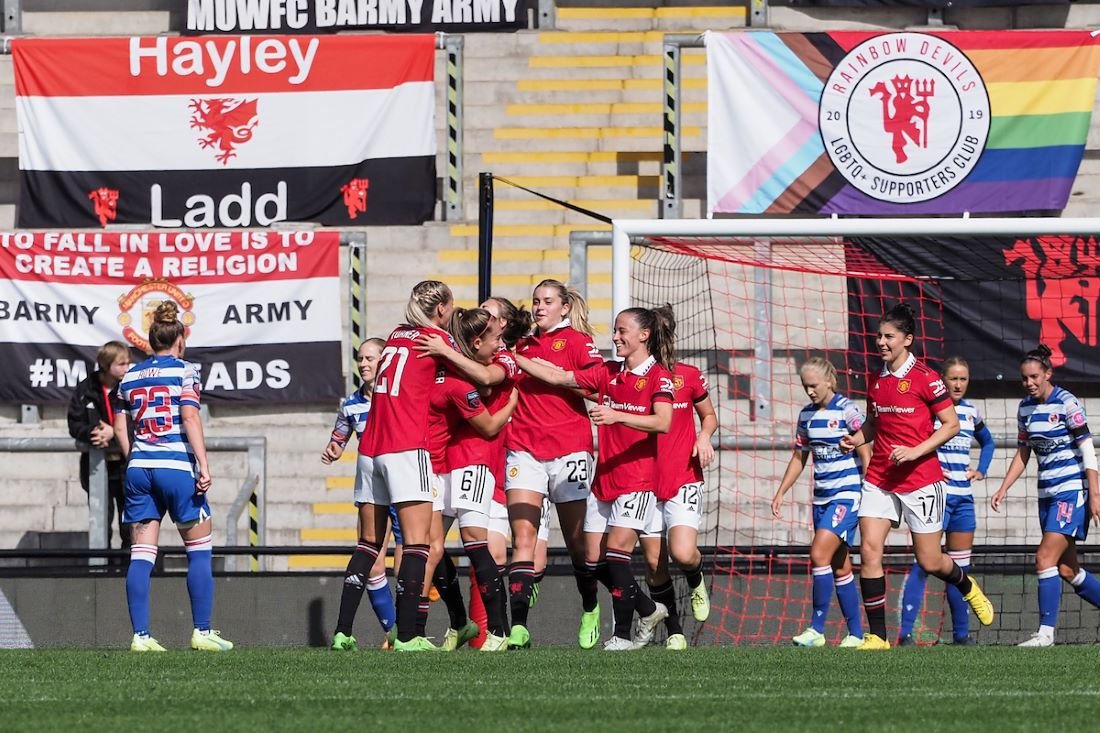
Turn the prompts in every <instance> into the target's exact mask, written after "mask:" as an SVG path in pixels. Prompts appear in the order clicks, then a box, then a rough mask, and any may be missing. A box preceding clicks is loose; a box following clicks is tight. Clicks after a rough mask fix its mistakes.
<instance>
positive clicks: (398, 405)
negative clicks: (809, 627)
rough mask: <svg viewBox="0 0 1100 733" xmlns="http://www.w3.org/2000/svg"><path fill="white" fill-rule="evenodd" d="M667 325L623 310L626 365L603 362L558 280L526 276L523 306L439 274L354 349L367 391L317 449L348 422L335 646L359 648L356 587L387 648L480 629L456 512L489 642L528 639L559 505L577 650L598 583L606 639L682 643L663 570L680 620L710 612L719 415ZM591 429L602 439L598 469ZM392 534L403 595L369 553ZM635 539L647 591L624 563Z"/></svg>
mask: <svg viewBox="0 0 1100 733" xmlns="http://www.w3.org/2000/svg"><path fill="white" fill-rule="evenodd" d="M674 331H675V324H674V322H673V319H672V314H671V310H670V309H668V308H658V309H646V308H630V309H627V310H625V311H623V312H622V313H620V314H619V316H618V318H617V319H616V321H615V329H614V334H613V341H614V344H615V348H616V352H617V355H618V356H619V357H620V358H621V359H622V361H604V360H603V359H602V358H601V356H600V353H599V351H598V350H597V348H596V346H595V344H594V343H593V340H592V331H591V328H590V327H589V325H588V314H587V306H586V304H585V302H584V299H583V298H582V297H581V296H580V294H579V293H577V292H576V291H575V290H572V289H570V288H568V287H566V286H565V285H564V284H562V283H560V282H558V281H555V280H545V281H543V282H542V283H540V284H539V285H538V286H537V287H536V288H535V290H534V293H533V295H532V306H531V311H530V313H528V312H527V311H526V310H525V309H521V308H517V307H516V306H515V305H514V304H512V303H511V302H510V301H508V300H507V299H505V298H499V297H492V298H489V299H488V300H487V301H486V302H485V303H483V304H482V307H480V308H472V309H460V308H459V309H456V308H454V306H453V298H452V296H451V292H450V289H449V288H448V287H447V286H446V285H445V284H443V283H441V282H438V281H425V282H421V283H419V284H418V285H416V287H414V288H413V292H412V295H411V297H410V300H409V305H408V307H407V309H406V322H405V323H403V324H401V325H399V326H398V327H397V328H396V329H395V330H394V331H393V332H392V333H391V334H390V336H389V338H388V339H386V340H385V341H384V342H380V341H379V340H370V341H367V342H364V344H363V345H362V346H361V347H360V350H359V353H358V359H359V369H360V376H361V377H362V379H363V386H362V388H361V389H360V390H359V391H357V392H356V393H355V394H353V395H351V396H350V397H349V398H348V399H347V400H345V402H344V406H343V407H342V409H341V413H340V416H339V417H338V419H337V425H336V428H335V430H334V431H333V434H332V437H331V439H330V443H329V445H328V447H326V449H325V453H324V455H323V457H322V460H324V461H332V460H334V459H335V458H337V457H339V455H340V454H341V452H342V451H343V447H344V445H345V444H346V443H347V441H348V439H349V437H350V434H351V432H353V431H355V432H359V433H360V440H359V457H358V465H357V470H356V482H355V502H356V505H357V506H358V510H359V521H358V531H359V542H358V544H357V546H356V549H355V552H354V553H353V555H352V557H351V560H350V561H349V562H348V568H347V573H346V576H345V580H344V586H343V590H342V593H341V600H340V613H339V618H338V621H337V627H336V632H335V634H334V636H333V640H332V648H333V649H337V650H345V649H354V648H356V641H355V637H354V636H353V635H352V624H353V622H354V618H355V614H356V611H357V609H358V606H359V603H360V600H361V598H362V595H363V592H364V590H366V591H367V592H368V597H369V599H370V602H371V605H372V607H373V608H374V610H375V613H376V615H377V616H378V620H379V622H380V623H381V625H382V627H383V629H384V630H385V631H386V632H387V641H386V644H387V646H392V648H394V649H396V650H399V651H422V650H431V649H436V648H442V649H445V650H453V649H456V648H458V647H459V646H462V645H464V644H467V643H469V642H471V641H473V640H474V639H475V638H477V637H478V635H479V633H480V629H479V626H478V624H477V623H476V622H474V621H472V620H470V619H469V618H468V617H467V612H466V607H465V604H464V602H463V599H462V596H461V593H460V591H459V584H458V572H457V569H456V567H455V565H454V563H453V561H452V559H451V558H450V557H449V556H448V555H447V554H445V553H444V552H443V540H444V537H445V536H446V533H447V531H448V529H449V528H450V526H451V525H452V524H453V523H454V522H455V521H457V522H458V527H459V533H460V537H461V539H462V544H463V549H464V551H465V553H466V556H467V558H468V559H469V562H470V566H471V568H472V571H473V577H474V582H473V583H471V592H472V593H473V594H475V595H476V596H477V598H476V599H474V600H475V604H474V605H475V606H476V605H480V606H481V607H482V608H483V609H484V613H485V617H486V619H485V625H486V632H487V633H486V634H485V637H484V640H483V643H482V644H481V647H480V648H481V650H482V651H500V650H505V649H510V648H526V647H529V646H530V645H531V633H530V631H529V629H528V626H527V624H528V613H529V610H530V608H531V606H532V604H533V603H534V602H535V601H536V600H537V597H538V588H539V582H540V581H541V579H542V574H543V573H544V571H545V568H546V540H547V538H548V534H549V510H550V506H551V505H553V506H554V507H556V510H557V516H558V520H559V525H560V528H561V532H562V536H563V538H564V541H565V545H566V547H567V549H568V551H569V555H570V558H571V561H572V565H573V574H574V577H575V580H576V584H577V590H578V592H579V594H580V600H581V608H582V612H581V617H580V620H579V631H578V643H579V644H580V646H581V647H582V648H585V649H590V648H592V647H594V646H595V645H596V644H597V643H598V642H599V640H600V606H599V596H598V589H599V586H600V585H601V584H602V585H604V587H606V588H607V589H608V590H609V591H610V593H611V597H612V611H613V615H614V631H613V634H612V636H611V638H610V639H608V640H607V641H606V642H605V644H604V648H605V649H609V650H628V649H637V648H641V647H643V646H646V645H647V644H649V643H650V642H652V640H653V638H654V635H655V632H656V630H657V628H658V626H659V624H660V623H661V622H662V621H663V622H665V624H666V626H667V631H668V639H667V641H666V646H667V647H668V648H670V649H684V648H686V647H687V641H686V639H685V637H684V634H683V630H682V629H681V627H680V621H679V614H678V613H676V608H675V594H674V592H673V584H672V578H671V576H670V574H669V562H670V557H671V560H672V561H674V562H676V563H677V564H678V565H679V566H680V568H681V569H682V570H683V572H684V574H685V575H686V577H687V580H688V585H689V587H690V588H691V605H692V613H693V615H694V616H695V618H696V619H698V620H700V621H702V620H705V619H706V618H707V616H708V614H709V612H710V603H709V599H708V597H707V591H706V586H705V584H704V582H703V575H702V558H701V556H700V553H699V550H698V548H697V545H696V537H697V533H698V528H699V517H700V510H701V507H700V500H701V497H702V494H703V492H702V480H703V468H704V467H706V466H707V465H708V464H709V463H710V461H711V460H712V459H713V457H714V451H713V448H712V447H711V436H712V435H713V434H714V431H715V430H716V429H717V418H716V417H715V412H714V408H713V405H712V404H711V401H710V397H709V394H708V390H707V385H706V382H705V380H704V378H703V376H702V374H701V373H700V372H699V370H698V369H696V368H694V367H692V366H690V365H688V364H684V363H681V362H677V361H676V357H675V351H674V348H673V345H674V339H675V333H674ZM365 404H369V407H368V408H366V409H363V408H362V406H363V405H365ZM695 415H698V416H699V419H700V427H699V429H698V430H697V429H696V423H695ZM592 424H595V425H596V427H597V432H598V436H599V441H600V446H601V450H600V452H599V460H598V461H596V462H595V465H593V453H594V450H593V449H594V446H593V440H592V429H591V425H592ZM658 452H660V455H661V461H660V462H659V463H658V461H657V455H658ZM389 532H393V534H394V536H395V538H398V537H399V545H400V547H399V550H398V551H395V567H396V573H395V574H396V576H397V584H396V604H395V605H394V604H392V601H391V599H390V596H389V592H388V587H387V584H386V579H385V565H384V564H383V562H382V560H380V558H384V555H385V553H384V552H383V548H384V547H386V545H387V544H388V539H387V535H388V533H389ZM509 538H510V540H511V542H510V548H509ZM639 542H641V544H642V547H643V549H644V552H645V556H646V560H647V564H648V573H647V580H648V587H649V591H650V592H649V593H648V594H647V593H645V592H644V591H643V590H642V589H641V588H640V587H639V585H638V583H637V582H636V580H635V578H634V575H633V573H632V571H631V569H630V559H631V556H632V554H633V551H634V548H635V547H636V546H637V545H638V543H639ZM509 549H510V550H511V560H510V561H508V559H507V556H508V550H509ZM429 583H430V584H431V585H434V587H435V588H436V590H437V591H438V592H439V595H440V596H441V597H442V599H443V600H444V601H445V602H446V606H447V610H448V616H449V618H448V629H447V631H446V633H445V634H444V637H443V640H442V643H441V645H440V647H436V646H435V645H434V644H433V643H432V642H431V641H430V640H429V639H428V638H427V637H426V636H425V631H424V630H425V625H426V622H427V614H428V607H429V604H428V599H427V593H428V588H429ZM635 615H636V616H637V617H638V622H637V626H636V628H634V629H633V631H632V628H631V627H632V626H633V620H634V617H635Z"/></svg>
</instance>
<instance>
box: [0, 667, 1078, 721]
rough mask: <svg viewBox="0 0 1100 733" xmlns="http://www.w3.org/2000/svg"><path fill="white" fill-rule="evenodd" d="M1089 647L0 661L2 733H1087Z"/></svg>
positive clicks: (0, 717) (0, 716)
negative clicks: (1032, 732) (1025, 732)
mask: <svg viewBox="0 0 1100 733" xmlns="http://www.w3.org/2000/svg"><path fill="white" fill-rule="evenodd" d="M1097 661H1098V656H1097V649H1096V648H1095V647H1055V648H1052V649H1015V648H992V647H977V648H969V649H952V648H949V647H931V648H917V649H898V650H891V651H889V652H853V651H851V650H841V649H835V648H833V649H813V650H802V649H793V648H785V647H784V648H744V649H742V648H730V647H724V648H706V649H691V650H688V651H686V652H667V651H665V650H663V649H649V650H645V651H642V652H629V653H623V652H620V653H612V652H600V651H591V652H582V651H580V650H573V649H534V650H531V651H528V652H507V653H500V654H480V653H475V652H472V651H470V650H461V651H459V652H457V653H454V654H443V653H439V654H405V655H400V654H394V653H392V652H381V651H375V650H370V651H359V652H354V653H333V652H329V651H326V650H318V649H309V650H306V649H302V650H264V649H239V650H235V651H233V652H230V653H227V654H200V653H197V652H184V651H173V652H169V653H167V654H156V655H154V654H143V655H138V654H131V653H129V652H123V651H64V650H51V651H4V652H0V710H2V712H0V726H2V728H3V730H5V731H67V733H75V732H76V731H81V732H83V731H96V730H105V731H113V732H115V731H122V730H131V731H134V730H137V731H140V730H158V731H182V730H191V731H219V732H220V731H284V730H285V731H296V732H301V731H349V732H350V731H407V732H408V733H419V732H420V731H434V730H440V731H455V732H457V733H479V732H480V731H486V732H487V733H488V732H493V733H497V732H500V731H528V730H561V731H571V732H573V733H579V732H580V731H587V730H614V731H630V732H631V733H647V732H657V731H672V730H690V731H697V732H699V733H703V732H705V731H758V730H759V731H767V730H774V731H815V732H818V731H832V730H836V731H844V732H845V733H857V732H859V731H869V730H876V731H893V730H897V731H921V732H922V733H932V731H935V732H936V733H938V732H939V731H952V730H960V731H968V732H969V733H974V732H975V731H997V733H1004V732H1005V731H1018V730H1035V731H1050V730H1064V731H1081V730H1093V729H1095V728H1096V726H1097V717H1098V715H1100V673H1098V671H1097V670H1098V669H1100V665H1098V664H1097Z"/></svg>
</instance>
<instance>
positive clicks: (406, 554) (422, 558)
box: [397, 545, 428, 641]
mask: <svg viewBox="0 0 1100 733" xmlns="http://www.w3.org/2000/svg"><path fill="white" fill-rule="evenodd" d="M427 564H428V546H427V545H405V547H404V551H403V554H402V556H401V569H400V570H398V572H397V638H398V640H399V641H409V640H410V639H412V638H413V637H415V636H423V635H424V633H423V631H422V630H419V631H418V629H417V616H418V614H419V609H420V594H421V593H423V592H424V568H425V567H426V565H427Z"/></svg>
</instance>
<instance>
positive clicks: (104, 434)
mask: <svg viewBox="0 0 1100 733" xmlns="http://www.w3.org/2000/svg"><path fill="white" fill-rule="evenodd" d="M89 437H90V442H91V444H92V445H94V446H95V447H96V448H106V447H107V446H108V445H110V444H111V440H113V439H114V437H115V429H114V428H112V427H111V426H110V425H108V424H107V423H105V422H103V421H102V420H100V421H99V424H98V425H96V426H95V427H94V428H92V432H91V435H90V436H89Z"/></svg>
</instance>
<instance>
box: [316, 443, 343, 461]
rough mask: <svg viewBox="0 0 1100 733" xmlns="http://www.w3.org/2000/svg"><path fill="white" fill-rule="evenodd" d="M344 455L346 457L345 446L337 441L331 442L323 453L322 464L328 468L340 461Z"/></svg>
mask: <svg viewBox="0 0 1100 733" xmlns="http://www.w3.org/2000/svg"><path fill="white" fill-rule="evenodd" d="M342 455H344V446H342V445H340V444H339V443H337V442H336V441H329V444H328V445H326V446H325V450H324V452H323V453H321V463H323V464H325V465H326V466H327V465H329V464H330V463H332V462H333V461H338V460H340V456H342Z"/></svg>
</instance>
